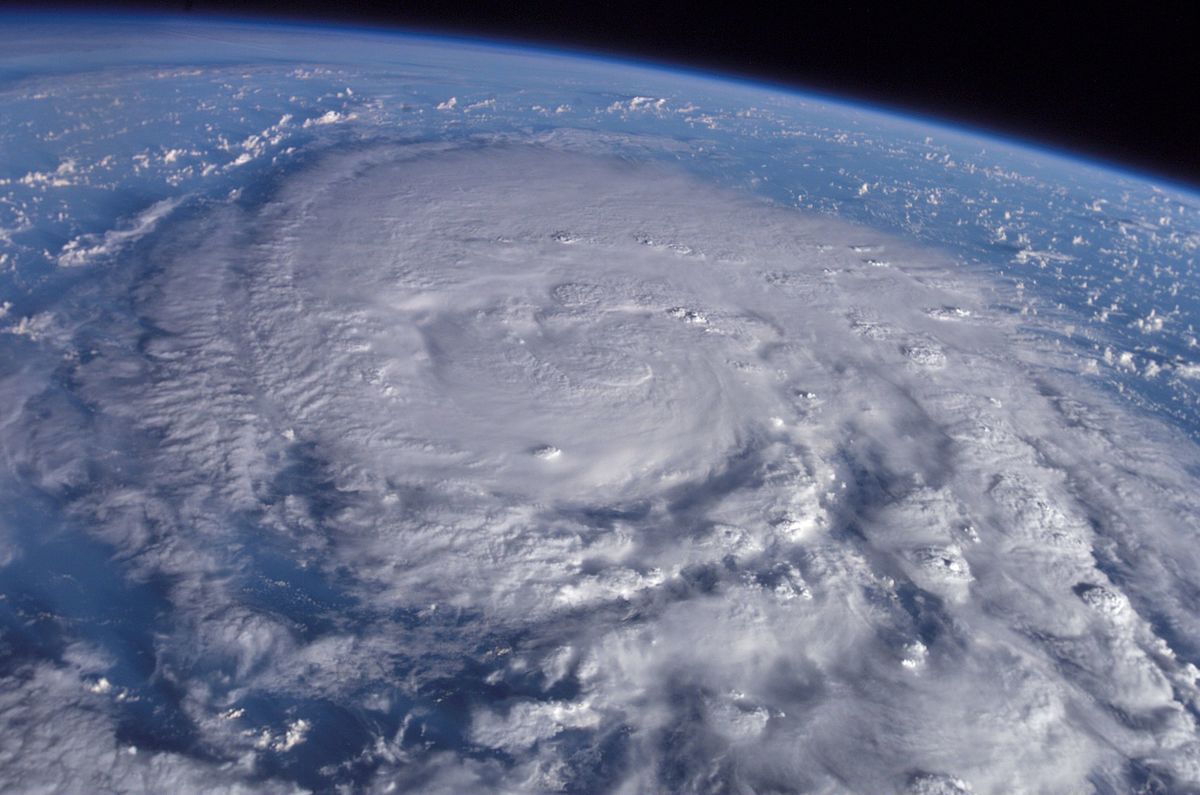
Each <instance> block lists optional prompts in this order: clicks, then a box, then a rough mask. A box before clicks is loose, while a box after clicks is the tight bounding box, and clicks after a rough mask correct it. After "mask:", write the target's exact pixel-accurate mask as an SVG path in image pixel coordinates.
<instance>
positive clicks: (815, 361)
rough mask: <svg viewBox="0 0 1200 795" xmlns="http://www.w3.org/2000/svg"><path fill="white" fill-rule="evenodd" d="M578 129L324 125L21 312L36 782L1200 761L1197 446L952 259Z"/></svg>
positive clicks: (437, 788)
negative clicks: (294, 155) (229, 193)
mask: <svg viewBox="0 0 1200 795" xmlns="http://www.w3.org/2000/svg"><path fill="white" fill-rule="evenodd" d="M566 148H567V149H573V150H576V151H564V150H563V148H562V147H559V146H556V145H555V143H554V142H553V141H551V142H544V143H543V144H541V145H527V144H515V143H509V144H503V145H501V144H492V145H487V146H473V147H463V148H450V147H435V148H430V147H422V146H411V147H404V146H398V145H383V146H376V147H367V148H362V149H361V150H359V151H357V152H354V153H352V154H337V155H329V156H326V157H325V158H323V159H321V160H319V161H317V162H314V163H313V164H311V165H310V166H308V167H306V168H304V169H302V170H298V171H297V172H296V173H295V174H294V175H293V176H291V177H290V178H288V179H287V180H286V181H285V182H284V183H283V184H282V185H281V186H280V187H279V188H278V189H277V190H276V191H274V193H273V194H272V196H271V198H270V200H269V201H267V202H265V203H262V204H258V203H253V202H249V201H242V200H238V199H236V198H234V199H232V200H230V201H227V202H219V203H218V202H214V203H207V204H199V203H198V204H194V205H192V206H191V207H190V208H186V209H176V211H175V212H176V214H175V216H172V218H171V219H170V220H169V221H168V220H159V221H158V223H159V224H160V227H164V228H163V231H161V232H160V233H159V234H157V235H156V237H155V238H154V239H153V241H152V242H151V244H149V245H143V246H141V247H140V248H139V249H138V255H137V256H138V259H137V262H138V263H140V265H138V266H137V267H129V268H121V269H114V270H113V271H112V273H111V274H110V275H108V276H105V277H104V278H100V279H97V280H96V281H95V282H92V283H87V286H86V289H85V288H81V289H80V290H79V291H77V292H76V293H74V294H71V295H70V296H68V298H66V299H64V302H63V305H61V306H58V307H55V308H54V311H53V313H52V315H51V316H48V319H47V320H46V322H45V323H44V324H43V327H42V328H41V330H40V332H39V336H38V339H36V340H24V339H22V340H18V339H15V338H14V339H12V341H11V344H12V345H14V346H16V345H21V346H25V347H23V348H21V350H22V351H25V352H26V356H25V359H24V360H23V361H24V364H21V363H18V362H17V360H12V362H11V363H10V364H7V365H5V367H4V371H3V374H2V378H3V381H2V382H0V389H2V390H3V394H4V396H5V401H4V405H5V406H6V408H4V409H3V411H4V416H3V419H2V421H0V427H2V429H3V430H2V433H3V444H2V447H3V450H4V455H5V458H6V463H7V468H8V472H9V473H10V475H9V476H8V477H7V479H6V481H5V485H4V488H5V493H4V500H5V504H6V505H11V506H16V505H20V506H23V507H22V508H21V509H20V511H22V512H23V513H22V514H21V515H17V514H16V513H13V512H10V514H9V515H6V516H5V517H4V524H3V525H2V526H0V533H2V535H0V539H3V540H4V556H5V557H4V558H3V561H5V562H7V563H8V565H9V566H20V567H24V570H25V571H27V572H28V576H27V578H26V580H27V581H23V585H22V589H23V590H19V591H14V594H13V595H12V598H9V599H7V600H6V603H5V604H4V608H3V609H5V610H7V611H10V613H11V615H13V616H16V617H17V618H19V619H20V622H22V623H21V625H22V626H23V627H24V629H22V630H21V631H20V632H16V633H14V632H8V633H7V634H6V635H5V636H4V643H5V645H6V655H7V656H6V657H5V660H6V664H5V669H4V675H5V677H6V681H5V683H4V686H3V688H0V692H3V693H6V694H7V695H4V696H3V697H0V714H2V715H3V726H4V731H3V734H2V735H0V743H2V744H3V747H2V748H0V778H2V779H3V780H4V781H6V782H8V783H9V784H10V785H11V786H13V787H15V788H16V789H19V790H22V791H27V792H33V791H63V790H71V789H72V788H78V787H79V786H80V784H79V782H89V783H88V784H87V785H86V786H85V787H84V788H85V789H89V790H92V791H101V790H114V791H142V790H145V791H166V790H174V791H184V790H206V791H226V790H227V791H231V792H232V791H239V788H240V790H241V791H251V790H253V791H276V790H278V791H291V790H293V789H297V788H299V789H318V790H322V789H330V788H332V787H333V786H335V785H337V784H342V785H345V786H347V787H351V788H354V789H358V790H362V791H379V792H387V791H404V792H408V791H414V792H448V793H450V792H453V793H461V792H480V791H497V792H518V791H519V792H555V791H570V792H608V791H611V792H622V793H634V792H652V791H653V792H658V791H667V792H746V793H748V792H758V793H767V792H798V791H803V792H834V791H844V790H852V791H858V792H893V791H901V792H916V793H961V792H976V793H984V792H1015V791H1024V792H1064V791H1077V790H1079V789H1081V788H1086V789H1090V790H1095V791H1099V792H1125V791H1129V790H1130V789H1131V788H1135V787H1143V788H1145V790H1146V791H1159V790H1161V791H1168V790H1169V791H1184V790H1187V789H1189V788H1192V787H1198V786H1200V744H1198V742H1197V731H1196V723H1195V720H1196V718H1195V714H1196V713H1195V711H1196V708H1197V702H1196V699H1197V688H1196V681H1197V676H1198V674H1200V672H1198V671H1197V669H1196V667H1195V663H1196V662H1198V661H1200V646H1198V645H1197V643H1196V641H1195V639H1196V638H1198V637H1200V626H1198V623H1200V622H1198V620H1197V616H1196V614H1195V594H1196V592H1197V587H1198V585H1200V583H1197V577H1196V574H1195V572H1196V571H1200V560H1197V558H1198V553H1197V547H1196V544H1195V538H1196V532H1197V529H1198V528H1197V525H1196V517H1197V516H1200V505H1198V504H1197V503H1198V501H1200V498H1198V497H1197V496H1196V495H1197V494H1200V490H1198V489H1197V474H1198V473H1200V467H1198V464H1200V461H1198V460H1197V457H1196V454H1195V450H1194V448H1193V447H1191V446H1189V444H1188V443H1181V442H1179V440H1178V439H1176V438H1174V437H1173V436H1172V435H1171V434H1170V433H1169V432H1168V431H1166V430H1165V429H1164V428H1162V427H1161V426H1158V425H1154V424H1152V423H1151V422H1150V421H1148V420H1146V419H1144V418H1140V417H1135V416H1133V415H1131V414H1129V413H1128V412H1127V411H1125V410H1124V409H1122V408H1120V407H1116V406H1114V405H1113V404H1112V403H1111V401H1110V400H1109V399H1108V398H1107V397H1105V396H1103V395H1101V394H1099V393H1095V392H1092V391H1089V389H1088V388H1087V387H1086V386H1085V385H1084V384H1083V383H1082V382H1081V380H1080V377H1079V376H1078V375H1076V374H1075V373H1076V371H1077V370H1078V367H1077V366H1076V365H1075V364H1074V362H1073V361H1072V360H1071V359H1070V354H1069V352H1068V351H1066V350H1064V349H1063V348H1062V347H1061V346H1060V345H1059V344H1057V343H1056V342H1055V336H1054V334H1053V332H1054V331H1055V327H1054V322H1055V321H1054V320H1052V319H1048V318H1043V319H1041V320H1039V321H1037V322H1038V323H1039V325H1038V326H1032V325H1031V324H1030V320H1031V319H1030V318H1027V317H1023V316H1022V315H1021V314H1019V313H1018V312H1016V311H1015V310H1013V309H1012V308H1011V304H1010V303H1009V297H1008V296H1006V295H1005V294H1004V293H1003V292H1000V291H999V290H998V288H995V287H993V286H990V285H989V283H988V282H986V281H984V279H983V278H982V277H981V276H979V275H978V274H974V273H972V272H970V271H966V270H963V269H961V268H960V267H959V266H957V265H956V264H955V263H954V262H953V261H952V260H950V259H949V258H948V257H946V256H944V255H941V254H938V253H935V252H930V251H927V250H921V249H918V248H914V247H913V246H912V245H910V244H906V243H903V242H901V241H899V240H896V239H892V238H887V237H884V236H881V235H879V234H877V233H875V232H871V231H869V230H867V229H864V228H861V227H855V226H850V225H847V224H842V223H839V222H836V221H831V220H827V219H820V218H813V217H808V216H804V215H801V214H798V213H797V212H795V211H793V210H789V209H786V208H780V207H777V206H774V205H770V204H766V203H761V202H757V201H754V200H752V199H750V198H748V197H747V196H745V195H743V194H738V193H732V192H722V191H721V190H719V189H717V188H714V187H711V186H709V185H706V184H703V183H701V182H699V181H696V180H695V179H694V178H692V177H687V176H685V175H683V174H682V173H679V172H676V171H672V170H669V169H667V168H665V167H663V166H658V165H649V164H646V163H638V162H635V161H631V160H629V159H624V160H618V159H616V158H610V157H605V156H600V155H594V156H593V155H585V154H581V153H580V152H579V151H578V148H579V147H578V141H573V142H572V143H571V146H569V147H566ZM110 242H111V241H110ZM35 351H36V352H37V355H34V353H32V352H35ZM30 528H40V530H33V529H30ZM56 545H57V546H56ZM62 555H70V556H71V557H72V559H73V560H75V561H77V562H76V563H75V564H73V565H75V566H77V568H78V571H75V570H69V569H64V568H63V564H62V562H61V560H62V558H61V556H62ZM40 575H46V576H47V577H50V576H51V575H52V577H53V581H52V582H51V581H49V580H44V578H43V580H39V579H38V578H39V576H40ZM76 601H78V602H79V603H78V604H77V603H76ZM1156 788H1157V789H1156Z"/></svg>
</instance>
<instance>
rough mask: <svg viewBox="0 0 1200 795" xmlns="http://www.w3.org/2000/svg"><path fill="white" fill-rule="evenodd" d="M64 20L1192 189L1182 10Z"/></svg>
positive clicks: (689, 7) (306, 5)
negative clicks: (662, 90)
mask: <svg viewBox="0 0 1200 795" xmlns="http://www.w3.org/2000/svg"><path fill="white" fill-rule="evenodd" d="M3 2H5V0H0V3H3ZM10 5H11V4H10ZM60 5H61V4H60ZM26 7H28V6H27V4H26ZM62 7H64V8H76V9H79V8H86V9H89V10H93V11H95V10H101V9H104V8H114V7H115V8H122V9H126V10H156V11H167V12H176V13H178V12H187V13H190V14H194V15H196V16H197V17H205V16H210V15H229V14H236V15H249V16H255V17H263V18H273V19H285V20H289V21H314V22H320V21H330V22H342V23H355V24H367V25H383V26H395V27H399V28H408V29H417V30H423V31H429V32H446V33H457V34H467V35H475V36H484V37H488V36H491V37H502V38H505V39H509V40H518V41H528V42H531V43H537V44H544V45H555V46H559V47H568V48H571V47H578V48H585V49H588V50H592V51H599V52H604V53H608V54H613V55H630V56H636V57H640V58H648V59H652V60H657V61H662V62H667V63H674V64H679V65H683V66H690V67H695V68H700V69H705V70H710V71H717V72H727V73H732V74H736V75H740V76H745V77H752V78H759V79H765V80H770V81H776V82H782V83H788V84H793V85H795V86H797V87H798V88H808V89H813V90H818V91H822V92H827V93H832V94H836V95H842V96H846V97H848V98H857V99H862V100H866V101H869V102H872V103H876V104H881V105H884V106H887V107H890V108H893V109H898V110H901V111H905V110H907V111H911V112H916V113H923V114H929V115H934V116H939V117H943V118H945V119H947V120H948V121H952V122H959V123H966V124H970V125H972V126H976V127H981V128H985V129H989V130H992V131H994V132H998V133H1001V134H1007V135H1012V136H1016V137H1020V138H1025V139H1028V140H1031V141H1033V142H1036V143H1041V144H1044V145H1049V146H1052V147H1056V148H1061V149H1066V150H1069V151H1073V152H1076V153H1079V154H1081V155H1085V156H1091V157H1095V158H1100V159H1103V160H1109V161H1112V162H1114V163H1117V164H1119V165H1123V166H1126V167H1129V168H1134V169H1140V170H1144V171H1148V172H1151V173H1155V174H1158V175H1161V176H1163V177H1167V178H1171V179H1175V180H1179V181H1184V182H1189V183H1191V184H1193V185H1197V186H1200V147H1198V146H1197V145H1196V144H1197V140H1198V136H1197V133H1196V131H1195V129H1194V128H1192V127H1191V126H1190V125H1188V124H1187V123H1186V122H1185V119H1186V118H1188V117H1189V116H1190V115H1191V114H1190V113H1189V112H1188V110H1187V109H1188V108H1189V107H1192V106H1195V105H1197V104H1198V103H1200V48H1198V47H1197V46H1196V35H1195V32H1196V31H1195V27H1194V26H1193V25H1191V24H1190V23H1189V22H1188V21H1187V20H1186V19H1185V16H1184V13H1183V11H1182V7H1181V9H1180V10H1175V9H1172V8H1168V7H1166V6H1165V5H1163V6H1151V5H1146V4H1139V5H1138V6H1136V7H1135V6H1131V5H1130V6H1124V7H1121V8H1117V9H1105V10H1100V9H1099V8H1098V7H1093V8H1091V9H1086V10H1085V9H1082V8H1075V9H1058V10H1053V9H1049V10H1048V9H1047V8H1041V9H1038V10H1036V11H1022V10H1021V9H1019V8H1015V7H1013V6H1010V5H1007V4H987V5H984V4H973V7H970V8H966V7H963V8H959V9H956V10H955V11H954V13H952V14H950V13H945V12H939V11H934V10H932V9H919V10H918V9H912V8H900V7H899V4H888V3H874V2H853V1H852V2H829V3H823V4H813V5H812V6H811V7H802V6H801V5H800V4H795V5H793V6H791V7H785V6H783V5H781V4H773V5H769V4H766V3H745V2H743V3H737V4H728V5H726V6H723V7H720V10H719V11H717V12H715V11H710V10H705V8H706V7H705V6H702V5H701V4H699V3H694V2H693V3H682V2H677V1H676V0H661V1H660V2H656V3H651V2H640V3H635V2H629V1H628V0H614V1H611V2H596V3H574V4H571V3H563V2H548V1H546V0H526V1H525V2H519V3H517V2H495V1H492V2H483V1H481V0H476V1H475V2H467V0H440V1H437V2H435V0H405V1H404V2H400V1H399V0H392V1H391V2H385V1H384V0H366V1H365V2H356V3H331V2H317V1H316V0H293V1H292V2H283V0H242V2H234V0H173V1H172V2H156V1H155V0H142V2H138V1H137V0H130V1H128V2H122V0H115V2H113V3H79V2H75V3H70V2H68V4H67V5H63V6H62Z"/></svg>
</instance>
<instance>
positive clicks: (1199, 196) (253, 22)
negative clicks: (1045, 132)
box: [0, 7, 1200, 200]
mask: <svg viewBox="0 0 1200 795" xmlns="http://www.w3.org/2000/svg"><path fill="white" fill-rule="evenodd" d="M4 16H16V17H21V18H25V19H30V20H38V21H41V20H61V19H63V18H75V19H79V20H89V21H93V22H108V23H115V22H119V21H121V20H129V21H134V20H145V19H153V20H155V21H161V22H165V23H180V24H187V25H210V26H238V27H260V28H264V29H276V28H280V27H283V28H293V29H295V30H297V31H305V32H308V33H319V34H331V35H336V34H343V35H346V34H350V35H359V36H381V37H389V38H395V37H402V38H411V39H424V40H438V41H445V42H448V43H454V44H457V45H460V46H461V45H471V46H476V47H484V48H487V49H493V50H510V51H511V50H517V51H521V52H524V53H526V54H528V53H534V54H540V55H544V56H549V57H558V58H576V59H584V60H590V61H598V62H602V63H607V64H620V65H623V66H626V67H634V68H638V69H645V70H649V71H656V72H665V73H669V74H675V75H680V76H686V77H690V78H693V79H699V80H707V81H714V82H721V83H733V84H736V85H741V86H745V87H750V88H754V89H757V90H760V91H779V92H784V93H786V94H790V95H794V96H797V97H800V98H803V99H808V100H814V101H819V102H823V103H827V104H832V105H839V106H841V107H843V108H848V109H853V110H856V111H859V112H865V113H869V114H874V115H878V116H882V117H885V118H888V119H890V120H891V121H904V122H909V123H919V124H927V125H933V126H935V127H938V128H941V129H942V130H943V131H945V132H947V133H952V134H956V135H960V136H964V137H969V138H977V139H982V140H983V141H984V142H990V143H992V144H994V145H998V146H1006V147H1009V148H1015V149H1020V150H1024V151H1025V152H1026V153H1027V154H1032V155H1037V156H1040V157H1048V158H1053V159H1056V160H1060V161H1063V162H1065V163H1069V164H1073V165H1076V166H1083V167H1087V168H1091V169H1096V170H1100V171H1106V172H1109V173H1112V174H1115V175H1118V176H1121V177H1124V178H1127V179H1136V180H1139V181H1142V182H1149V183H1152V184H1154V185H1156V186H1160V187H1163V188H1170V189H1173V190H1175V191H1178V192H1180V193H1183V194H1186V195H1189V196H1191V197H1192V198H1193V199H1196V200H1200V179H1198V180H1196V181H1192V180H1190V179H1189V178H1187V177H1184V176H1179V175H1177V174H1169V173H1166V172H1165V170H1164V171H1159V170H1157V169H1155V168H1152V167H1148V166H1142V165H1139V164H1136V163H1133V162H1130V161H1126V160H1121V159H1119V158H1110V157H1107V156H1104V155H1101V154H1093V153H1090V152H1085V151H1081V150H1079V149H1073V148H1070V147H1068V146H1063V145H1060V144H1058V143H1055V142H1053V141H1051V140H1048V139H1046V138H1039V137H1037V136H1036V135H1028V136H1027V135H1025V134H1023V133H1019V132H1015V131H1013V132H1010V131H1007V130H1002V129H997V128H995V127H988V126H983V125H977V124H973V123H971V122H969V121H963V120H960V119H957V118H953V117H950V116H947V115H944V114H940V113H937V112H934V111H926V110H923V109H921V108H918V107H916V106H913V105H908V104H904V103H903V102H895V103H893V102H889V101H887V100H884V99H880V98H878V97H876V96H866V95H863V94H858V93H855V92H853V91H846V92H837V91H835V90H833V89H827V88H822V87H818V86H814V85H810V84H803V83H800V82H791V81H787V80H782V79H774V78H770V77H767V76H764V75H761V74H753V73H749V72H737V71H732V70H731V71H723V70H721V69H713V68H709V67H707V66H704V65H697V64H692V63H688V62H686V61H682V60H675V59H671V58H654V57H652V56H648V55H642V54H640V53H634V52H631V51H620V50H609V49H604V48H600V47H592V46H587V45H582V44H556V43H553V42H550V41H547V40H544V39H540V38H535V37H530V38H522V37H520V36H510V35H508V34H498V33H497V34H493V33H485V32H464V31H459V30H452V29H449V28H437V27H435V26H430V27H418V26H406V25H401V24H389V23H386V22H372V23H352V22H348V21H342V20H336V19H313V18H297V17H288V16H275V15H271V14H254V13H243V14H225V13H213V12H207V11H186V12H170V11H157V10H146V11H130V10H127V9H123V8H119V9H114V10H113V11H111V12H101V11H79V10H76V9H74V8H63V9H59V10H54V9H48V8H45V7H37V8H29V9H18V8H8V9H0V18H3V17H4ZM0 62H3V56H0Z"/></svg>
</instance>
